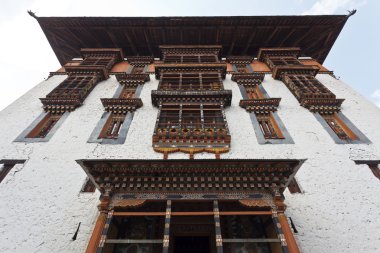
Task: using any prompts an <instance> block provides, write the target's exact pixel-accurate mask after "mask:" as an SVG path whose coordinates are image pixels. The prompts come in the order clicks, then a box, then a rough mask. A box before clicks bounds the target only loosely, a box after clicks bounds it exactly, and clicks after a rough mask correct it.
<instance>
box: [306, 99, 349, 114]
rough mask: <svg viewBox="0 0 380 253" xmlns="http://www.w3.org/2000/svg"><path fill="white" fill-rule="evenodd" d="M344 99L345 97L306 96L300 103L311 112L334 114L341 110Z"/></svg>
mask: <svg viewBox="0 0 380 253" xmlns="http://www.w3.org/2000/svg"><path fill="white" fill-rule="evenodd" d="M343 101H344V99H336V98H326V99H320V98H317V99H315V98H304V99H302V100H301V101H300V104H301V106H303V107H305V108H307V109H308V110H309V111H311V112H318V113H320V114H333V113H335V112H340V110H341V105H342V103H343Z"/></svg>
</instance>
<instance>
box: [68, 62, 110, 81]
mask: <svg viewBox="0 0 380 253" xmlns="http://www.w3.org/2000/svg"><path fill="white" fill-rule="evenodd" d="M65 71H66V73H67V74H68V75H87V76H90V75H97V76H98V78H99V81H102V80H106V79H108V77H109V75H108V70H107V69H106V68H105V67H104V66H81V65H78V66H66V67H65Z"/></svg>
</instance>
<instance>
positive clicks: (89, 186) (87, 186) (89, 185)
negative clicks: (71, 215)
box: [81, 178, 96, 192]
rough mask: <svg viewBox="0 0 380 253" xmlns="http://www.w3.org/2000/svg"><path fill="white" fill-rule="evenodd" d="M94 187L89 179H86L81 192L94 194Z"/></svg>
mask: <svg viewBox="0 0 380 253" xmlns="http://www.w3.org/2000/svg"><path fill="white" fill-rule="evenodd" d="M95 189H96V187H95V185H94V184H93V183H92V181H91V180H90V179H89V178H86V182H85V183H84V185H83V187H82V190H81V192H95Z"/></svg>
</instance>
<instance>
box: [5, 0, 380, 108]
mask: <svg viewBox="0 0 380 253" xmlns="http://www.w3.org/2000/svg"><path fill="white" fill-rule="evenodd" d="M0 1H1V3H0V6H1V7H0V31H1V39H0V74H1V80H2V81H1V84H0V110H1V109H3V108H4V107H6V106H7V105H9V104H10V103H11V102H12V101H14V100H15V99H17V98H18V97H20V96H21V95H22V94H24V93H25V92H26V91H28V90H29V89H31V88H32V87H33V86H35V85H36V84H38V83H39V82H41V81H42V80H43V79H44V78H46V77H47V76H48V74H49V72H50V71H55V70H57V69H58V68H59V67H60V65H59V63H58V60H57V59H56V57H55V55H54V53H53V51H52V49H51V47H50V45H49V43H48V41H47V40H46V38H45V35H44V34H43V32H42V30H41V29H40V27H39V25H38V23H37V21H36V20H34V19H33V18H32V17H30V16H29V15H28V14H27V10H32V11H34V12H35V13H36V15H37V16H239V15H243V16H248V15H252V16H255V15H302V14H304V15H318V14H346V13H347V10H352V9H358V12H357V13H356V14H355V15H354V16H352V17H351V18H350V19H349V20H348V22H347V23H346V26H345V28H344V29H343V31H342V33H341V34H340V36H339V37H338V40H337V41H336V43H335V45H334V47H333V48H332V50H331V52H330V54H329V56H328V57H327V59H326V61H325V64H324V65H325V66H327V67H328V68H329V69H330V70H333V71H334V72H335V75H336V76H338V77H340V78H341V79H342V80H343V81H345V82H346V83H348V84H349V85H351V86H352V87H353V88H354V89H355V90H357V91H359V92H360V93H361V94H363V95H364V96H365V97H367V98H368V99H370V100H371V101H373V102H374V103H376V104H377V105H378V106H379V107H380V75H378V72H379V71H380V70H379V69H378V59H380V50H379V48H378V42H379V41H380V29H379V28H378V27H377V25H378V24H380V15H379V10H380V1H377V0H276V1H275V0H266V1H263V0H227V1H225V0H191V1H181V0H161V1H158V0H144V1H141V0H140V1H137V0H136V1H132V0H115V1H112V0H107V1H104V0H81V1H79V0H76V1H74V0H64V1H53V0H17V1H16V0H0Z"/></svg>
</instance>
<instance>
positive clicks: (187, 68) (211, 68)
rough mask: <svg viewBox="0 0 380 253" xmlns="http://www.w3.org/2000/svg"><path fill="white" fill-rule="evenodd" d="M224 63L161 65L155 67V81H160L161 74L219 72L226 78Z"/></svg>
mask: <svg viewBox="0 0 380 253" xmlns="http://www.w3.org/2000/svg"><path fill="white" fill-rule="evenodd" d="M226 70H227V64H226V63H195V64H187V63H161V64H156V65H155V73H156V79H160V76H161V72H164V71H165V72H198V73H199V72H219V73H221V74H222V78H223V79H224V78H226Z"/></svg>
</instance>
